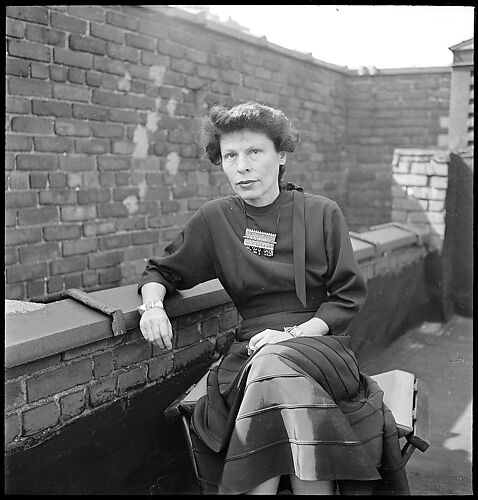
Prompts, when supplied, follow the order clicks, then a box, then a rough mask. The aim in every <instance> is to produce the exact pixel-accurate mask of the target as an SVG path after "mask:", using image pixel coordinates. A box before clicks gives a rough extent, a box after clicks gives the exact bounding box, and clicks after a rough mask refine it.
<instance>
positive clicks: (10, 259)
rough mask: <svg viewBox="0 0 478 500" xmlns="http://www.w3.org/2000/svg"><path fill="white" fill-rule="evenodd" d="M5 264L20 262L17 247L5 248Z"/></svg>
mask: <svg viewBox="0 0 478 500" xmlns="http://www.w3.org/2000/svg"><path fill="white" fill-rule="evenodd" d="M4 262H5V265H6V266H9V265H11V264H18V252H17V249H16V248H8V247H7V248H5V261H4Z"/></svg>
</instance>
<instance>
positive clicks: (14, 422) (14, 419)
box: [5, 413, 22, 446]
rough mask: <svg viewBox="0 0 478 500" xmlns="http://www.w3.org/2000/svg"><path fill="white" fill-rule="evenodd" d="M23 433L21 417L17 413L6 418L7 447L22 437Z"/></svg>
mask: <svg viewBox="0 0 478 500" xmlns="http://www.w3.org/2000/svg"><path fill="white" fill-rule="evenodd" d="M21 431H22V424H21V420H20V416H19V415H17V414H16V413H13V414H12V415H8V416H6V417H5V446H9V445H10V443H11V442H12V441H13V440H14V439H15V438H16V437H17V436H18V435H20V433H21Z"/></svg>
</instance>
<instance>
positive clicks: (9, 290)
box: [5, 283, 26, 300]
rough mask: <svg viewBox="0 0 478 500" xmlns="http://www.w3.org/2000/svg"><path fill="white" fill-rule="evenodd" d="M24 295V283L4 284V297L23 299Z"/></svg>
mask: <svg viewBox="0 0 478 500" xmlns="http://www.w3.org/2000/svg"><path fill="white" fill-rule="evenodd" d="M25 297H26V295H25V284H24V283H20V284H15V285H5V298H6V299H14V300H24V299H25Z"/></svg>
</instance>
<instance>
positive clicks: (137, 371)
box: [118, 366, 146, 395]
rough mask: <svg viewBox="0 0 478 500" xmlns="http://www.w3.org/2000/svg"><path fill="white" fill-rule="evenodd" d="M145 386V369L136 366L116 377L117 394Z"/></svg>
mask: <svg viewBox="0 0 478 500" xmlns="http://www.w3.org/2000/svg"><path fill="white" fill-rule="evenodd" d="M145 384H146V369H145V367H142V366H138V367H135V368H133V369H130V370H129V371H127V372H125V373H120V374H119V375H118V394H119V395H120V394H124V393H125V392H127V391H128V390H133V389H137V388H138V387H141V386H143V385H145Z"/></svg>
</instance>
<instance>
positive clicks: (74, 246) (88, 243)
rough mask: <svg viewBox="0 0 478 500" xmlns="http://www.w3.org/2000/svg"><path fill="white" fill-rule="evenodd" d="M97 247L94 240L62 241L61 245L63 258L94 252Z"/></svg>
mask: <svg viewBox="0 0 478 500" xmlns="http://www.w3.org/2000/svg"><path fill="white" fill-rule="evenodd" d="M97 247H98V245H97V242H96V239H95V238H90V239H86V238H82V239H79V240H74V241H64V242H63V244H62V249H63V255H64V256H65V257H69V256H71V255H79V254H85V253H86V254H88V253H91V252H95V251H96V249H97Z"/></svg>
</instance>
